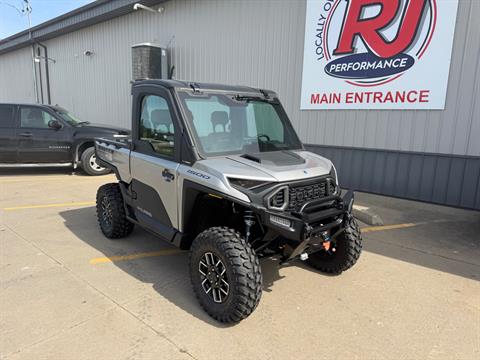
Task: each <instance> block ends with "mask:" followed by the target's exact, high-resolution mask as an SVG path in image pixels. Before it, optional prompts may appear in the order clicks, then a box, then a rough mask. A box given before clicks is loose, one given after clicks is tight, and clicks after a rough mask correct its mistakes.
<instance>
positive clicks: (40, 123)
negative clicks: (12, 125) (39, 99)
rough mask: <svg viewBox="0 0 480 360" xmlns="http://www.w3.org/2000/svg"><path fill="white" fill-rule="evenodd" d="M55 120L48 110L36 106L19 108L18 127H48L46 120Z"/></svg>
mask: <svg viewBox="0 0 480 360" xmlns="http://www.w3.org/2000/svg"><path fill="white" fill-rule="evenodd" d="M50 120H56V119H55V118H54V117H53V116H52V115H50V114H49V113H48V112H46V111H43V110H41V109H39V108H36V107H22V108H21V109H20V127H22V128H29V129H49V126H48V122H49V121H50Z"/></svg>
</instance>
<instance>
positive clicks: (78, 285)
mask: <svg viewBox="0 0 480 360" xmlns="http://www.w3.org/2000/svg"><path fill="white" fill-rule="evenodd" d="M110 181H114V177H113V176H104V177H95V178H92V177H86V176H82V175H70V173H69V172H67V171H65V170H51V171H50V170H41V171H40V170H35V171H28V170H18V171H17V170H13V171H12V170H10V172H8V173H7V172H3V173H2V174H0V355H1V358H2V359H92V358H99V359H153V358H155V359H177V358H178V359H188V358H195V359H212V358H213V359H244V358H250V359H291V358H295V359H453V358H455V359H474V358H479V357H480V335H479V334H480V283H479V280H480V235H479V234H480V213H478V212H470V211H465V210H459V209H452V208H446V207H440V206H433V205H429V204H421V203H415V202H410V201H404V200H398V199H390V198H384V197H380V196H374V195H368V194H358V196H357V201H358V203H359V204H361V205H365V206H368V207H369V208H371V209H372V210H374V211H378V212H379V214H381V217H382V219H383V221H384V222H385V225H387V226H388V225H402V224H403V225H405V224H410V226H403V227H401V226H397V227H391V228H376V229H375V228H371V227H370V230H368V229H366V231H365V233H364V238H365V251H364V252H363V254H362V257H361V258H360V260H359V262H358V264H357V265H356V266H355V267H354V268H352V269H351V270H349V271H347V272H345V273H344V274H342V275H341V276H338V277H332V276H326V275H323V274H320V273H318V272H316V271H313V270H311V269H309V268H307V267H305V266H303V264H301V263H298V262H295V263H292V264H288V265H286V266H282V267H280V268H279V267H278V261H277V260H275V259H264V260H263V261H262V270H263V273H264V293H263V296H262V300H261V302H260V305H259V307H258V308H257V310H256V311H255V312H254V314H253V315H252V316H250V317H249V318H248V319H246V320H245V321H243V322H241V323H240V324H238V325H235V326H225V325H222V324H219V323H217V322H215V321H213V320H212V319H210V318H209V317H208V316H207V315H206V314H205V313H204V312H203V311H202V309H201V308H200V306H199V305H198V303H197V301H196V299H195V297H194V295H193V292H192V290H191V286H190V280H189V278H188V271H187V254H186V253H185V252H181V251H177V250H176V249H174V248H172V247H170V246H169V245H168V244H166V243H164V242H162V241H161V240H159V239H157V238H155V237H153V236H151V235H150V234H148V233H146V232H144V231H143V230H141V229H135V230H134V232H133V234H132V235H131V236H130V237H129V238H127V239H122V240H117V241H112V240H108V239H106V238H104V237H103V235H102V234H101V232H100V230H99V229H98V226H97V223H96V218H95V209H94V207H93V201H94V199H95V192H96V189H97V188H98V186H99V185H101V184H103V183H105V182H110Z"/></svg>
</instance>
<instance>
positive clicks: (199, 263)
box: [190, 227, 262, 323]
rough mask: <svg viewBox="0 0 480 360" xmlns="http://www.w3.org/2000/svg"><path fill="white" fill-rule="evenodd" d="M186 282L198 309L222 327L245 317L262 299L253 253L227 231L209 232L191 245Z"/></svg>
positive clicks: (232, 232)
mask: <svg viewBox="0 0 480 360" xmlns="http://www.w3.org/2000/svg"><path fill="white" fill-rule="evenodd" d="M190 279H191V281H192V286H193V290H194V292H195V295H196V296H197V299H198V301H199V302H200V305H201V306H202V307H203V309H204V310H205V311H206V312H207V313H208V314H209V315H210V316H211V317H212V318H214V319H215V320H217V321H220V322H223V323H236V322H239V321H241V320H243V319H245V318H246V317H248V316H249V315H250V314H251V313H252V312H253V310H255V308H256V307H257V305H258V303H259V301H260V298H261V296H262V272H261V268H260V263H259V261H258V257H257V255H256V254H255V251H254V250H253V249H252V248H251V246H250V244H248V243H247V242H246V241H245V239H244V238H243V237H242V236H241V235H240V234H239V233H238V232H236V231H235V230H233V229H229V228H227V227H212V228H209V229H207V230H205V231H203V232H202V233H200V234H199V235H198V236H197V238H196V239H195V240H194V241H193V244H192V247H191V249H190ZM209 289H210V290H209Z"/></svg>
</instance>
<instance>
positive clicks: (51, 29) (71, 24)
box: [0, 0, 166, 55]
mask: <svg viewBox="0 0 480 360" xmlns="http://www.w3.org/2000/svg"><path fill="white" fill-rule="evenodd" d="M165 1H166V0H97V1H95V2H92V3H90V4H87V5H84V6H82V7H80V8H78V9H75V10H72V11H70V12H68V13H66V14H63V15H60V16H58V17H56V18H53V19H51V20H48V21H46V22H44V23H42V24H39V25H37V26H34V27H32V28H31V29H30V30H28V29H27V30H24V31H21V32H19V33H17V34H14V35H12V36H9V37H7V38H5V39H2V40H0V55H1V54H4V53H7V52H10V51H13V50H16V49H19V48H22V47H25V46H27V45H29V44H32V43H34V42H38V41H44V40H48V39H52V38H55V37H57V36H60V35H64V34H67V33H69V32H72V31H76V30H80V29H82V28H84V27H87V26H91V25H95V24H98V23H101V22H104V21H108V20H110V19H113V18H115V17H119V16H122V15H126V14H129V13H131V12H133V11H134V10H133V5H134V4H136V3H140V4H143V5H146V6H153V5H157V4H160V3H162V2H165ZM30 33H31V35H32V36H31V38H30Z"/></svg>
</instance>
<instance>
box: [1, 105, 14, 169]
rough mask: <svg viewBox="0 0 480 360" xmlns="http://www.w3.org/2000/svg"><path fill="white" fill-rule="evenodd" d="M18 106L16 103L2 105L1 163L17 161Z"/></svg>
mask: <svg viewBox="0 0 480 360" xmlns="http://www.w3.org/2000/svg"><path fill="white" fill-rule="evenodd" d="M16 108H17V106H15V105H0V163H10V164H12V163H16V162H17V149H18V139H17V138H16V136H15V128H16V121H15V113H16Z"/></svg>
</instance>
